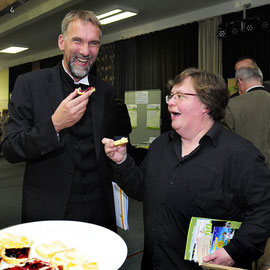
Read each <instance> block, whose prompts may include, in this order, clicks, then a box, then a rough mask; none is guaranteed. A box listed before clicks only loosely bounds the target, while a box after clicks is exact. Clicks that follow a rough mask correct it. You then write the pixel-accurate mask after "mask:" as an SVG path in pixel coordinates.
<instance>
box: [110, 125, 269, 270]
mask: <svg viewBox="0 0 270 270" xmlns="http://www.w3.org/2000/svg"><path fill="white" fill-rule="evenodd" d="M114 170H115V172H116V176H115V179H118V184H119V185H120V186H121V187H122V188H123V189H124V191H125V192H126V193H127V195H128V196H130V197H133V198H134V199H137V200H141V201H142V202H143V206H144V230H145V246H144V256H143V260H142V269H147V270H150V269H164V270H165V269H170V270H174V269H185V270H186V269H201V268H199V267H198V265H197V264H195V263H194V262H189V261H185V260H184V251H185V245H186V237H187V232H188V226H189V222H190V218H191V217H192V216H196V217H207V218H216V219H225V220H226V219H228V220H235V221H242V222H243V223H242V226H241V228H240V229H239V230H238V232H237V233H236V235H235V236H234V239H233V240H231V243H230V244H228V245H227V246H226V247H225V249H226V251H227V252H228V253H229V255H230V256H231V257H232V259H233V260H234V261H235V262H236V265H235V266H241V267H246V268H248V267H249V266H250V263H251V261H252V260H255V259H257V258H258V257H259V256H260V255H261V254H262V253H263V251H264V246H265V242H266V239H267V237H268V235H269V228H270V172H269V170H268V168H267V165H266V164H265V162H264V158H263V157H262V156H261V154H260V152H259V151H258V150H257V149H256V148H255V147H254V146H253V145H252V144H251V143H250V142H248V141H247V140H245V139H243V138H241V137H240V136H238V135H236V134H234V133H232V132H231V131H229V130H227V129H226V128H225V127H224V126H223V125H222V124H220V123H219V122H216V123H215V124H214V125H213V127H212V128H211V129H210V130H209V131H208V133H206V134H205V135H204V136H203V137H202V138H201V140H200V144H199V146H198V147H197V148H196V149H195V150H194V151H193V152H191V153H190V154H189V155H188V156H185V157H183V158H182V156H181V138H180V136H179V135H178V134H177V133H176V132H175V131H170V132H166V133H164V134H162V135H161V136H160V137H159V138H157V139H156V140H155V141H154V142H153V143H152V145H151V147H150V149H149V152H148V155H147V157H146V159H145V160H144V162H143V164H142V165H141V168H140V169H139V168H138V167H136V166H135V163H134V161H133V159H132V158H131V157H128V158H127V160H126V161H125V162H123V163H122V164H120V165H116V164H114Z"/></svg>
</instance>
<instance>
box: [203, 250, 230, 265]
mask: <svg viewBox="0 0 270 270" xmlns="http://www.w3.org/2000/svg"><path fill="white" fill-rule="evenodd" d="M203 262H205V263H214V264H219V265H225V266H232V265H234V260H233V259H232V258H231V256H230V255H229V254H228V253H227V251H226V250H225V249H224V248H220V249H218V250H217V251H216V252H214V253H212V254H210V255H208V256H205V257H204V258H203Z"/></svg>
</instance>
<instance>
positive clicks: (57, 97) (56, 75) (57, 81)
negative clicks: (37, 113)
mask: <svg viewBox="0 0 270 270" xmlns="http://www.w3.org/2000/svg"><path fill="white" fill-rule="evenodd" d="M46 91H47V94H48V97H49V100H50V106H51V115H53V113H54V112H55V110H56V109H57V107H58V106H59V104H60V103H61V102H62V101H63V99H64V98H65V96H64V89H63V85H62V82H61V76H60V69H59V65H57V66H56V67H54V68H53V69H52V70H51V77H50V80H49V82H48V85H47V88H46ZM60 137H61V139H63V140H64V144H65V148H66V149H67V152H68V155H69V156H70V158H71V159H72V145H71V135H70V131H69V129H63V130H62V131H60Z"/></svg>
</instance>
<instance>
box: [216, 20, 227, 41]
mask: <svg viewBox="0 0 270 270" xmlns="http://www.w3.org/2000/svg"><path fill="white" fill-rule="evenodd" d="M227 36H228V29H227V25H225V24H222V23H221V24H220V25H219V26H218V29H217V37H218V38H219V39H222V38H226V37H227Z"/></svg>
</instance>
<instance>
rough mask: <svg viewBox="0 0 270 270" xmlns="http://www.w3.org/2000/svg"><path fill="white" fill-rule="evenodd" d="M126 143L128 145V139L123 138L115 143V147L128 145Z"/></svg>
mask: <svg viewBox="0 0 270 270" xmlns="http://www.w3.org/2000/svg"><path fill="white" fill-rule="evenodd" d="M126 143H128V138H126V137H123V138H121V139H120V140H117V141H114V142H113V145H114V146H119V145H123V144H126Z"/></svg>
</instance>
